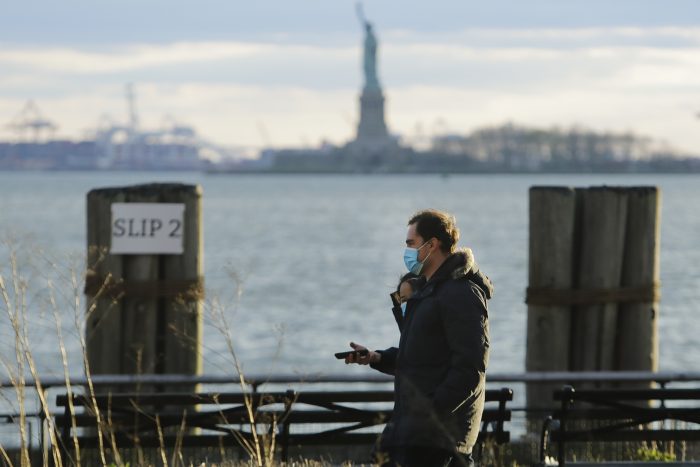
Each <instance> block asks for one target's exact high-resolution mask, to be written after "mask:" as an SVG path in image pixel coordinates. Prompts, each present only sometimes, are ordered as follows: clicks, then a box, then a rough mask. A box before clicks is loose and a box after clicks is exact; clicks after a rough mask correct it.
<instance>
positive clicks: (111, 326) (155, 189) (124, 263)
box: [85, 184, 203, 390]
mask: <svg viewBox="0 0 700 467" xmlns="http://www.w3.org/2000/svg"><path fill="white" fill-rule="evenodd" d="M201 197H202V191H201V188H200V187H199V186H194V185H184V184H147V185H136V186H129V187H117V188H102V189H95V190H92V191H90V193H88V196H87V205H88V207H87V212H88V222H87V225H88V227H87V232H88V235H87V237H88V273H87V277H86V287H85V291H86V294H87V295H88V297H89V300H88V304H87V307H88V317H87V329H86V339H87V358H88V362H89V365H90V371H91V373H92V374H166V373H177V374H192V375H195V374H199V373H200V372H201V334H202V306H201V302H202V298H203V278H202V269H203V267H202V263H203V248H202V233H201V232H202V224H201ZM131 390H133V388H131Z"/></svg>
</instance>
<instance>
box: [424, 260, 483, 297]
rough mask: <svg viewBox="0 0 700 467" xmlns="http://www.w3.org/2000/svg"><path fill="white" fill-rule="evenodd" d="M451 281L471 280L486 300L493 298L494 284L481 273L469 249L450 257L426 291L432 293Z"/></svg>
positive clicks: (436, 272) (431, 279) (434, 276)
mask: <svg viewBox="0 0 700 467" xmlns="http://www.w3.org/2000/svg"><path fill="white" fill-rule="evenodd" d="M449 279H453V280H470V281H472V282H473V283H474V284H475V285H476V286H477V287H479V288H480V289H481V290H482V291H483V292H484V295H485V296H486V298H491V297H492V296H493V284H492V283H491V280H490V279H489V278H488V276H486V274H484V273H482V272H481V271H479V267H478V266H477V264H476V262H475V261H474V254H473V253H472V250H471V249H469V248H464V249H461V250H457V251H456V252H454V253H452V254H451V255H450V256H448V257H447V258H446V259H445V261H444V262H443V263H442V264H441V265H440V267H439V268H438V270H437V271H435V274H433V275H432V277H431V278H430V280H429V281H428V283H427V284H426V287H425V289H424V290H425V292H427V293H430V292H432V290H433V289H434V287H435V285H437V284H440V283H442V282H445V281H447V280H449Z"/></svg>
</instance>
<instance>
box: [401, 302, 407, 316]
mask: <svg viewBox="0 0 700 467" xmlns="http://www.w3.org/2000/svg"><path fill="white" fill-rule="evenodd" d="M401 315H403V316H406V302H403V303H402V304H401Z"/></svg>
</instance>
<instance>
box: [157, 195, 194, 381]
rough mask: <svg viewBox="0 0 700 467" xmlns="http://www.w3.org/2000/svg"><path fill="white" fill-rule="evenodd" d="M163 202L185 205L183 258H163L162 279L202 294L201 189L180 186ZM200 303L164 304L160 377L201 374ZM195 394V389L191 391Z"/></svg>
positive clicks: (182, 300) (175, 300)
mask: <svg viewBox="0 0 700 467" xmlns="http://www.w3.org/2000/svg"><path fill="white" fill-rule="evenodd" d="M162 200H163V201H165V202H171V203H173V202H181V203H184V204H185V217H184V225H183V226H182V232H183V235H184V239H183V240H184V250H185V253H184V254H183V255H168V256H164V257H163V262H162V277H163V279H164V280H166V281H169V280H173V281H183V280H184V281H191V283H193V284H194V283H199V284H200V285H199V286H195V287H192V288H191V289H190V291H189V293H191V294H195V295H197V294H201V293H202V291H201V290H200V288H199V287H201V284H202V277H201V275H202V270H203V261H204V239H203V236H202V209H201V206H202V189H201V188H200V187H199V186H183V187H181V188H180V189H177V190H169V191H168V192H167V193H164V195H163V197H162ZM202 316H203V313H202V302H201V300H193V299H192V297H191V296H190V297H187V296H185V294H181V295H180V296H177V297H173V298H172V299H170V300H165V301H164V303H163V306H162V309H161V316H160V319H161V320H162V323H163V324H162V326H163V328H164V329H165V330H166V332H165V333H164V335H163V342H162V348H163V353H164V355H166V356H167V358H165V359H163V368H162V372H163V373H180V374H199V373H201V372H202V353H201V346H200V345H199V344H200V343H201V342H202ZM192 389H193V390H194V387H192Z"/></svg>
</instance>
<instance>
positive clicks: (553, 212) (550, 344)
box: [525, 187, 576, 407]
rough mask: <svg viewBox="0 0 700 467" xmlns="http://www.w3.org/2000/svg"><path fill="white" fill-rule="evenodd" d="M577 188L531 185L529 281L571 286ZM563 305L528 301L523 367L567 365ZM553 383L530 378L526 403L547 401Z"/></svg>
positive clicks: (566, 322) (567, 313)
mask: <svg viewBox="0 0 700 467" xmlns="http://www.w3.org/2000/svg"><path fill="white" fill-rule="evenodd" d="M575 219H576V193H575V191H574V190H573V189H572V188H562V187H533V188H531V189H530V250H529V251H530V264H529V273H528V276H529V284H530V287H551V288H556V289H569V288H571V287H573V285H574V284H573V260H574V225H575ZM570 320H571V313H570V309H569V307H568V306H542V305H529V306H528V321H527V354H526V361H525V369H526V371H567V370H568V369H569V329H570V327H571V324H570ZM558 388H559V385H558V384H535V383H533V384H530V385H528V387H527V406H528V407H549V406H551V405H552V402H551V399H552V393H553V391H554V390H555V389H558Z"/></svg>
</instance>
